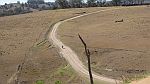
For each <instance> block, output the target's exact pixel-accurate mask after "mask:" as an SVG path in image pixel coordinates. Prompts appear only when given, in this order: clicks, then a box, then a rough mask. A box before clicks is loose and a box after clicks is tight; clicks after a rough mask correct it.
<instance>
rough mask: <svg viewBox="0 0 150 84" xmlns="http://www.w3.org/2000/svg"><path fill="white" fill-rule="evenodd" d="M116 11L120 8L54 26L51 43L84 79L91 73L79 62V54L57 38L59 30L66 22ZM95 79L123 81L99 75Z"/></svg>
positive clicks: (50, 36) (111, 81) (100, 80)
mask: <svg viewBox="0 0 150 84" xmlns="http://www.w3.org/2000/svg"><path fill="white" fill-rule="evenodd" d="M116 9H120V8H112V9H105V10H100V11H96V12H92V13H87V14H83V15H79V16H76V17H73V18H69V19H66V20H63V21H60V22H57V23H56V24H55V25H54V26H53V29H52V31H51V33H49V36H48V39H49V41H52V42H53V45H55V47H57V48H59V50H60V54H61V55H62V56H63V57H64V58H65V59H66V60H67V61H68V62H69V64H70V65H71V66H72V68H73V69H74V70H75V71H76V72H78V73H79V74H82V76H84V77H87V78H88V77H89V73H88V70H87V68H86V67H85V66H84V65H83V63H82V62H81V61H80V60H79V58H78V56H77V54H76V53H75V52H74V51H73V50H72V49H71V48H70V47H68V46H66V45H65V44H63V43H62V42H61V41H60V40H59V39H58V38H57V29H58V27H59V26H60V25H61V24H62V23H64V22H67V21H70V20H73V19H77V18H80V17H83V16H87V15H92V14H95V13H99V12H104V11H109V10H116ZM62 45H63V47H64V48H62ZM93 73H94V72H93ZM93 78H94V79H95V80H96V81H99V82H106V84H116V83H117V84H118V83H121V81H119V80H115V79H111V78H107V77H103V76H100V75H97V74H93Z"/></svg>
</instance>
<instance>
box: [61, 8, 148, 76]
mask: <svg viewBox="0 0 150 84" xmlns="http://www.w3.org/2000/svg"><path fill="white" fill-rule="evenodd" d="M149 10H150V7H146V6H140V7H124V8H122V9H119V10H113V11H105V12H100V13H98V14H93V15H90V16H85V17H82V18H79V19H75V20H72V21H69V22H66V23H64V24H62V25H61V27H60V28H59V31H58V33H59V38H60V39H61V40H62V41H63V42H64V43H65V44H66V45H68V46H70V47H71V48H72V49H73V50H75V51H76V52H77V54H78V55H79V56H80V59H81V60H83V62H84V63H86V62H87V61H86V56H85V54H84V47H83V45H82V43H81V41H80V40H79V38H78V35H77V34H78V33H80V34H81V36H82V37H83V38H84V40H85V42H86V43H87V45H88V48H89V49H90V52H91V61H92V68H93V70H94V71H95V72H97V73H99V74H101V75H104V76H108V77H111V78H117V79H122V77H125V78H133V77H141V75H142V74H145V73H147V72H149V71H150V66H149V65H150V61H149V60H150V43H149V42H150V33H149V32H150V28H149V27H150V17H149V15H150V11H149ZM122 19H123V22H117V23H116V22H115V21H117V20H122Z"/></svg>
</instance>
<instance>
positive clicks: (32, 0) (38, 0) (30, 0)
mask: <svg viewBox="0 0 150 84" xmlns="http://www.w3.org/2000/svg"><path fill="white" fill-rule="evenodd" d="M27 3H28V4H43V3H45V2H44V0H28V1H27Z"/></svg>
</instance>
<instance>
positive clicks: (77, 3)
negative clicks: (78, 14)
mask: <svg viewBox="0 0 150 84" xmlns="http://www.w3.org/2000/svg"><path fill="white" fill-rule="evenodd" d="M82 4H83V0H69V5H70V7H73V8H81V7H82Z"/></svg>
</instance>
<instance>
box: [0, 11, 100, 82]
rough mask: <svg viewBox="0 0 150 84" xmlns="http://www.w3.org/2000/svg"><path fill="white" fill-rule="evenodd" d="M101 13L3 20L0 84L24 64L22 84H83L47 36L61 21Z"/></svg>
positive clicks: (44, 13) (59, 13) (54, 13)
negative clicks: (50, 29) (41, 83)
mask: <svg viewBox="0 0 150 84" xmlns="http://www.w3.org/2000/svg"><path fill="white" fill-rule="evenodd" d="M99 9H101V8H88V9H87V8H85V9H65V10H64V9H62V10H50V11H41V12H34V13H29V14H22V15H14V16H8V17H0V84H6V82H7V81H8V80H9V79H10V78H11V76H12V75H13V74H14V73H15V72H16V71H17V68H18V66H19V65H21V64H22V63H23V67H22V70H21V73H20V74H19V76H18V79H19V81H20V82H22V83H25V84H33V83H35V82H36V81H37V80H44V82H46V83H54V82H55V81H57V80H60V81H63V82H65V83H69V82H70V81H72V83H81V84H82V83H83V82H84V81H81V78H80V77H78V76H77V75H76V74H75V73H74V72H73V70H72V69H71V68H69V67H70V66H69V67H68V66H67V68H65V67H66V65H67V63H66V61H65V60H64V59H63V58H61V57H60V56H59V55H58V53H57V52H56V51H57V50H56V49H55V48H54V47H53V46H52V44H51V43H49V42H48V41H47V39H46V32H47V31H48V29H49V28H50V25H52V24H53V23H55V22H57V21H59V20H62V19H66V18H69V17H72V16H76V15H79V13H81V12H85V11H86V12H91V11H96V10H99ZM66 72H67V73H66ZM64 80H65V81H64ZM66 80H68V81H66ZM58 82H59V81H58ZM69 84H71V83H69Z"/></svg>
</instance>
